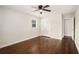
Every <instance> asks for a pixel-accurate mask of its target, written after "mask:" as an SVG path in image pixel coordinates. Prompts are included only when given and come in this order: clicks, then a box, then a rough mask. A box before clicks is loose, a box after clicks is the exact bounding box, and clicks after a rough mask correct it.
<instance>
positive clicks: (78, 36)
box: [75, 7, 79, 51]
mask: <svg viewBox="0 0 79 59" xmlns="http://www.w3.org/2000/svg"><path fill="white" fill-rule="evenodd" d="M75 43H76V46H77V48H78V51H79V7H78V9H77V10H76V13H75Z"/></svg>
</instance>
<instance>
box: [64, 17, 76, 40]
mask: <svg viewBox="0 0 79 59" xmlns="http://www.w3.org/2000/svg"><path fill="white" fill-rule="evenodd" d="M64 35H65V36H71V37H72V38H73V39H74V19H72V18H69V19H64Z"/></svg>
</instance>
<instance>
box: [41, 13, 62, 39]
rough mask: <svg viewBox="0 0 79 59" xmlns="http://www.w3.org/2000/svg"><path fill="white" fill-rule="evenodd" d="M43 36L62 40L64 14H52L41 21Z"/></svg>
mask: <svg viewBox="0 0 79 59" xmlns="http://www.w3.org/2000/svg"><path fill="white" fill-rule="evenodd" d="M41 35H44V36H49V37H52V38H56V39H61V38H62V36H63V33H62V14H61V13H59V12H55V13H52V14H51V15H48V16H47V17H44V18H43V19H41Z"/></svg>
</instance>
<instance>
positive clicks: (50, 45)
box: [0, 36, 78, 54]
mask: <svg viewBox="0 0 79 59" xmlns="http://www.w3.org/2000/svg"><path fill="white" fill-rule="evenodd" d="M0 53H1V54H61V53H63V54H70V53H71V54H72V53H73V54H74V53H78V51H77V48H76V46H75V43H74V41H73V40H72V39H71V38H68V37H64V38H63V39H62V40H59V39H54V38H50V37H46V36H39V37H35V38H32V39H30V40H26V41H23V42H20V43H17V44H14V45H11V46H8V47H5V48H2V49H0Z"/></svg>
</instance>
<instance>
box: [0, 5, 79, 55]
mask: <svg viewBox="0 0 79 59" xmlns="http://www.w3.org/2000/svg"><path fill="white" fill-rule="evenodd" d="M78 53H79V6H78V5H0V54H78Z"/></svg>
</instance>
